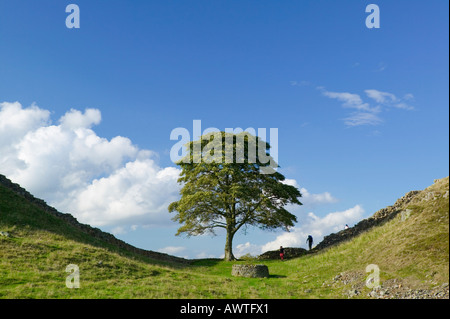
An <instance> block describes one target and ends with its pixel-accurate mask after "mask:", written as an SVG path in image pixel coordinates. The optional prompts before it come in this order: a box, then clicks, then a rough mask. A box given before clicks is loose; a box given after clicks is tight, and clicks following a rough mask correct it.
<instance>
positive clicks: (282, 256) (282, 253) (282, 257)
mask: <svg viewBox="0 0 450 319" xmlns="http://www.w3.org/2000/svg"><path fill="white" fill-rule="evenodd" d="M280 258H281V261H283V260H284V248H283V246H280Z"/></svg>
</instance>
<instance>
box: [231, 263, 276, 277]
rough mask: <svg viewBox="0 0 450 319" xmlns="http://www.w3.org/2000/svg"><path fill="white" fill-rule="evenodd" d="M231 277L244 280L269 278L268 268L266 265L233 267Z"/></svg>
mask: <svg viewBox="0 0 450 319" xmlns="http://www.w3.org/2000/svg"><path fill="white" fill-rule="evenodd" d="M231 275H232V276H235V277H246V278H264V277H269V268H268V267H267V266H266V265H240V264H238V265H233V267H232V269H231Z"/></svg>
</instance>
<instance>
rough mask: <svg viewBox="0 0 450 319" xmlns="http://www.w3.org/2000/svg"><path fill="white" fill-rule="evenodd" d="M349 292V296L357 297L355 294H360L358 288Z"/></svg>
mask: <svg viewBox="0 0 450 319" xmlns="http://www.w3.org/2000/svg"><path fill="white" fill-rule="evenodd" d="M347 294H348V296H349V297H355V296H358V295H359V291H358V290H356V289H352V290H349V291H348V293H347Z"/></svg>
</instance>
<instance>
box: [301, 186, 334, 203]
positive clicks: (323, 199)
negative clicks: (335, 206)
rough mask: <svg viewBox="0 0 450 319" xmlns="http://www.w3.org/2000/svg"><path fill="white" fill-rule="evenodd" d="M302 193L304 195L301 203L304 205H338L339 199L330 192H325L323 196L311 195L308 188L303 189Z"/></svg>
mask: <svg viewBox="0 0 450 319" xmlns="http://www.w3.org/2000/svg"><path fill="white" fill-rule="evenodd" d="M300 193H301V194H302V197H301V202H302V204H303V205H309V206H311V205H316V204H328V203H336V202H337V201H338V200H337V198H335V197H333V196H332V195H331V194H330V193H329V192H324V193H321V194H311V193H310V192H309V191H308V190H307V189H306V188H303V187H302V188H301V189H300Z"/></svg>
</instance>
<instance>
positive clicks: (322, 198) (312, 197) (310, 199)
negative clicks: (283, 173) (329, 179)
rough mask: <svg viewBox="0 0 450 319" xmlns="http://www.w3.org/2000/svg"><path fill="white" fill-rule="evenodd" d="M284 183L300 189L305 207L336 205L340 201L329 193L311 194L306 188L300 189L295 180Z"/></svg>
mask: <svg viewBox="0 0 450 319" xmlns="http://www.w3.org/2000/svg"><path fill="white" fill-rule="evenodd" d="M282 183H284V184H287V185H291V186H294V187H296V188H298V189H299V191H300V194H302V197H301V198H300V201H301V203H302V204H303V205H304V206H314V205H317V204H328V203H336V202H337V201H338V200H337V198H335V197H333V196H332V195H331V194H330V193H329V192H324V193H320V194H312V193H310V192H309V191H308V190H307V189H306V188H304V187H300V186H299V184H298V183H297V181H296V180H295V179H290V178H286V179H285V180H284V181H283V182H282Z"/></svg>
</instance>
